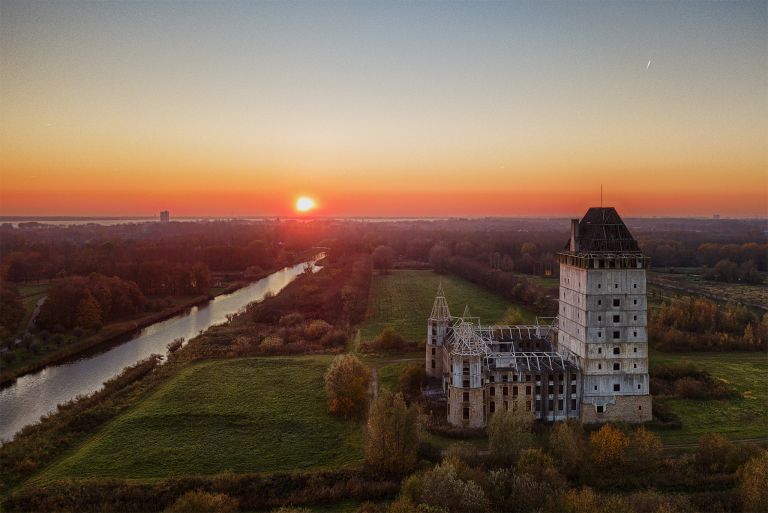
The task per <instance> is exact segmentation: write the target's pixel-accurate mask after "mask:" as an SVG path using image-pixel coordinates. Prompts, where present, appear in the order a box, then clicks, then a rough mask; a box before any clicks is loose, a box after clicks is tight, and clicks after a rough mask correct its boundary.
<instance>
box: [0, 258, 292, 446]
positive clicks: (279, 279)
mask: <svg viewBox="0 0 768 513" xmlns="http://www.w3.org/2000/svg"><path fill="white" fill-rule="evenodd" d="M305 265H306V264H305V263H301V264H298V265H294V266H292V267H286V268H285V269H282V270H280V271H277V272H274V273H272V274H270V275H269V276H267V277H265V278H262V279H261V280H258V281H256V282H253V283H251V284H250V285H247V286H245V287H243V288H241V289H238V290H236V291H235V292H232V293H231V294H224V295H221V296H217V297H216V298H214V299H212V300H211V301H209V302H208V303H205V304H204V305H201V306H195V307H192V308H191V309H189V310H188V311H186V312H185V313H183V314H179V315H177V316H175V317H172V318H170V319H167V320H165V321H161V322H158V323H155V324H152V325H151V326H148V327H146V328H144V329H142V330H140V331H139V332H137V333H136V334H135V335H134V336H133V337H131V338H129V339H127V340H126V342H124V343H122V344H119V345H113V346H108V347H107V348H106V349H104V350H103V351H102V352H98V353H95V354H94V353H90V354H86V355H84V356H82V357H80V358H75V359H73V360H71V361H68V362H66V363H62V364H60V365H51V366H48V367H46V368H44V369H42V370H40V371H38V372H35V373H32V374H27V375H25V376H22V377H20V378H19V379H18V380H16V382H15V383H13V384H12V385H10V386H9V387H7V388H4V389H2V390H0V440H10V439H11V438H13V436H14V435H15V434H16V433H18V432H19V431H20V430H21V429H22V428H23V427H24V426H27V425H29V424H34V423H35V422H37V421H38V420H40V417H42V416H43V415H46V414H48V413H50V412H53V411H55V410H56V407H57V406H58V405H59V404H62V403H65V402H67V401H70V400H72V399H74V398H75V397H77V396H78V395H86V394H90V393H92V392H95V391H97V390H99V389H100V388H101V387H102V386H103V384H104V382H105V381H107V380H109V379H111V378H113V377H114V376H116V375H118V374H120V372H121V371H122V370H123V369H124V368H125V367H127V366H129V365H133V364H134V363H136V362H138V361H139V360H143V359H144V358H147V357H148V356H150V355H151V354H166V353H167V352H168V351H167V346H168V343H170V342H172V341H173V340H175V339H177V338H180V337H183V338H184V339H185V340H189V339H190V338H192V337H194V336H196V335H198V334H199V333H200V332H201V331H205V330H206V329H208V328H209V327H210V326H213V325H214V324H219V323H221V322H224V321H225V320H226V318H227V314H232V313H237V312H239V311H240V310H242V309H243V308H244V307H245V306H246V305H248V304H249V303H252V302H254V301H259V300H261V299H263V298H264V296H266V295H267V294H269V293H270V292H271V293H273V294H277V293H278V292H280V291H281V290H282V289H283V288H284V287H285V286H286V285H288V284H289V283H290V282H292V281H293V280H294V279H296V277H297V276H299V275H300V274H301V273H302V272H303V271H304V268H305Z"/></svg>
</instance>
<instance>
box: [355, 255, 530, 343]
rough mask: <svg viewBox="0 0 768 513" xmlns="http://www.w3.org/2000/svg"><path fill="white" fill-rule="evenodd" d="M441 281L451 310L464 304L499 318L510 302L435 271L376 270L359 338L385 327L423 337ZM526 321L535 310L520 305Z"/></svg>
mask: <svg viewBox="0 0 768 513" xmlns="http://www.w3.org/2000/svg"><path fill="white" fill-rule="evenodd" d="M440 282H442V284H443V290H444V291H445V298H446V300H447V301H448V306H449V307H450V310H451V314H453V315H457V316H458V315H461V314H462V313H463V312H464V306H465V305H469V309H470V312H471V313H472V315H474V316H476V317H480V320H481V321H482V322H484V323H491V322H495V321H499V320H501V319H502V318H503V317H504V312H505V311H506V309H507V308H508V307H509V306H511V303H510V302H509V301H507V300H506V299H504V298H503V297H501V296H499V295H498V294H494V293H493V292H489V291H487V290H485V289H483V288H481V287H478V286H477V285H474V284H473V283H470V282H468V281H465V280H462V279H461V278H456V277H454V276H449V275H439V274H437V273H435V272H434V271H423V270H418V271H417V270H395V271H391V272H390V273H389V274H377V275H375V276H374V277H373V282H372V283H371V293H370V298H369V300H368V315H367V318H366V321H365V322H364V323H363V324H362V325H361V326H360V329H361V333H362V339H363V340H372V339H374V338H375V337H376V335H378V334H379V333H380V332H381V330H383V329H384V328H385V327H388V326H391V327H393V328H394V329H396V330H397V331H398V332H399V333H400V334H401V335H403V336H404V337H405V338H406V340H409V341H415V340H420V339H422V338H425V337H426V333H427V318H428V317H429V314H430V312H431V311H432V303H434V301H435V293H436V292H437V287H438V284H439V283H440ZM520 310H521V312H522V314H523V316H524V318H525V319H526V321H533V320H534V319H535V318H536V314H535V313H533V312H531V311H529V310H525V309H522V308H521V309H520Z"/></svg>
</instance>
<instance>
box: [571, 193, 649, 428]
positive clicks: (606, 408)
mask: <svg viewBox="0 0 768 513" xmlns="http://www.w3.org/2000/svg"><path fill="white" fill-rule="evenodd" d="M558 259H559V261H560V311H559V333H558V351H560V352H561V353H566V354H569V356H570V357H572V358H574V359H575V360H576V361H577V362H578V363H579V366H580V367H581V371H582V380H581V386H582V390H581V392H582V408H581V418H582V421H583V422H605V421H611V420H624V421H628V422H644V421H648V420H651V396H650V391H649V378H648V332H647V312H648V305H647V300H646V285H645V273H646V268H647V267H648V263H649V260H648V258H647V257H646V256H645V255H643V254H642V253H641V252H640V248H639V246H638V244H637V241H636V240H635V239H634V237H632V234H631V233H630V232H629V229H628V228H627V227H626V225H625V224H624V221H622V220H621V217H619V214H618V213H617V212H616V209H614V208H612V207H606V208H602V207H600V208H590V209H589V210H588V211H587V213H586V215H585V216H584V218H583V219H582V220H581V221H579V220H578V219H573V220H572V221H571V236H570V240H569V241H568V245H567V247H566V248H565V250H564V251H563V252H561V253H559V254H558Z"/></svg>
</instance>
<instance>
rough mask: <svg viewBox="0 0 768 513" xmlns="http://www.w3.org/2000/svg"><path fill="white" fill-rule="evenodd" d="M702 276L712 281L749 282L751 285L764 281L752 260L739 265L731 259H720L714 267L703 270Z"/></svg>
mask: <svg viewBox="0 0 768 513" xmlns="http://www.w3.org/2000/svg"><path fill="white" fill-rule="evenodd" d="M704 278H705V279H707V280H712V281H724V282H728V283H749V284H752V285H759V284H760V283H763V282H764V281H765V278H764V277H763V275H762V274H760V273H759V272H758V270H757V266H756V265H755V263H754V262H753V261H752V260H747V261H746V262H744V263H742V264H741V265H739V264H737V263H735V262H733V261H731V260H720V261H719V262H718V263H716V264H715V266H714V267H708V268H707V269H705V270H704Z"/></svg>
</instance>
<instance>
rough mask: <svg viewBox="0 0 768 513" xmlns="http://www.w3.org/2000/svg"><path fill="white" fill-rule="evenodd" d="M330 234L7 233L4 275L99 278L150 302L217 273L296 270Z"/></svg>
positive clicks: (270, 229) (239, 227) (272, 230)
mask: <svg viewBox="0 0 768 513" xmlns="http://www.w3.org/2000/svg"><path fill="white" fill-rule="evenodd" d="M313 224H314V223H313ZM330 232H331V227H330V226H326V225H323V224H318V225H315V226H307V225H304V224H301V223H274V222H263V223H245V222H234V221H232V222H199V223H194V222H185V223H171V224H169V225H160V224H156V223H141V224H125V225H116V226H98V225H90V226H71V227H58V226H45V225H43V226H42V227H39V228H36V229H14V228H12V227H10V226H7V225H3V226H2V227H0V275H2V276H3V277H4V278H5V279H7V280H9V281H12V282H22V281H30V280H49V279H53V278H62V277H67V276H88V275H89V274H91V273H98V274H103V275H105V276H117V277H119V278H121V279H124V280H128V281H133V282H135V283H136V284H137V285H138V286H139V289H141V291H142V293H143V294H145V295H147V296H168V295H183V294H191V293H197V292H199V291H200V290H201V289H203V288H204V287H205V286H206V283H207V284H208V286H210V281H211V279H210V272H237V273H245V272H248V273H249V274H251V275H258V274H259V273H260V272H261V271H262V270H269V269H272V268H274V267H276V266H280V265H288V264H290V263H293V262H294V261H295V259H296V258H297V254H299V253H302V252H305V251H306V250H308V249H309V248H311V247H312V246H314V245H317V244H318V243H319V242H320V241H321V240H322V239H323V238H325V237H327V236H328V234H329V233H330Z"/></svg>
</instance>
